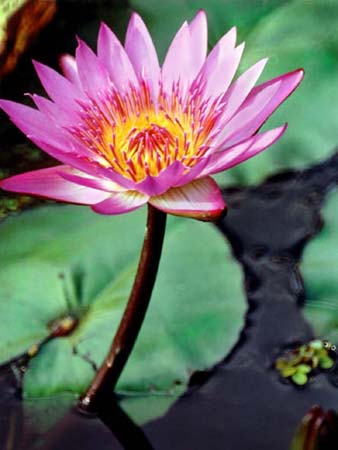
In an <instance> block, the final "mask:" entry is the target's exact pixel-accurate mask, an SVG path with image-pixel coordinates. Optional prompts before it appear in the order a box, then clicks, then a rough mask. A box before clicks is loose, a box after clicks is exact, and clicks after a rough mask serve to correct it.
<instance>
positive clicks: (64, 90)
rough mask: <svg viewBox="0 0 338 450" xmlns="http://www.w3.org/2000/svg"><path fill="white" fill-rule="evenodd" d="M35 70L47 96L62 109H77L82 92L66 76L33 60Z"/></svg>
mask: <svg viewBox="0 0 338 450" xmlns="http://www.w3.org/2000/svg"><path fill="white" fill-rule="evenodd" d="M33 64H34V67H35V70H36V72H37V74H38V76H39V78H40V81H41V83H42V85H43V87H44V88H45V90H46V92H47V94H48V95H49V97H50V98H51V99H52V100H53V101H54V102H55V103H57V104H58V105H60V106H61V107H62V108H64V109H70V110H74V109H75V110H77V109H78V105H77V100H81V99H83V98H84V96H83V93H82V92H81V90H80V89H78V87H77V86H75V85H74V84H73V83H71V82H70V81H69V80H67V78H64V77H63V76H62V75H60V74H59V73H57V72H56V71H55V70H53V69H51V68H50V67H47V66H45V65H44V64H41V63H38V62H36V61H33Z"/></svg>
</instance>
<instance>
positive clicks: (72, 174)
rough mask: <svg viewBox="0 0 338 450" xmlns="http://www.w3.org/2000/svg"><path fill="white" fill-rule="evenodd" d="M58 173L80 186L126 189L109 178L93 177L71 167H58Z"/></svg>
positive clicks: (108, 189) (103, 189)
mask: <svg viewBox="0 0 338 450" xmlns="http://www.w3.org/2000/svg"><path fill="white" fill-rule="evenodd" d="M58 173H59V175H60V176H61V177H62V178H64V179H65V180H68V181H71V182H72V183H76V184H80V185H81V186H86V187H90V188H93V189H99V190H100V191H106V192H123V191H126V190H127V189H126V188H123V187H122V186H120V185H118V184H116V183H114V182H113V181H111V180H108V179H106V178H102V177H101V178H98V177H94V176H91V175H88V174H85V173H83V172H80V171H79V170H76V169H73V168H67V170H63V169H60V170H59V172H58Z"/></svg>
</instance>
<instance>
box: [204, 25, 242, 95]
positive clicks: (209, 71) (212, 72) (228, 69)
mask: <svg viewBox="0 0 338 450" xmlns="http://www.w3.org/2000/svg"><path fill="white" fill-rule="evenodd" d="M235 43H236V28H231V30H230V31H228V33H227V34H225V35H224V36H223V37H222V38H221V39H220V40H219V41H218V43H217V44H216V45H215V47H214V48H213V49H212V50H211V52H210V53H209V55H208V57H207V59H206V61H205V63H204V65H203V67H202V69H201V72H200V75H201V77H202V79H203V80H205V82H206V83H207V88H206V93H205V96H206V97H208V96H210V95H212V96H215V97H217V96H218V95H219V94H221V93H222V92H225V91H226V90H227V88H228V86H229V84H230V83H231V80H232V78H233V76H234V75H235V72H236V70H237V67H238V64H239V61H240V58H241V55H242V52H243V49H244V45H243V44H242V45H241V46H239V47H237V49H235Z"/></svg>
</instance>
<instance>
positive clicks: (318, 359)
mask: <svg viewBox="0 0 338 450" xmlns="http://www.w3.org/2000/svg"><path fill="white" fill-rule="evenodd" d="M336 351H337V346H336V345H335V344H333V343H332V342H330V341H325V340H320V339H315V340H312V341H310V342H308V343H306V344H303V345H300V346H299V347H296V348H294V349H292V350H287V351H286V352H285V353H284V354H283V355H282V356H280V357H279V358H278V359H277V361H276V369H277V370H278V371H279V373H280V375H281V376H282V377H283V378H286V379H290V380H291V381H292V382H293V383H294V384H296V385H298V386H303V385H305V384H306V383H307V382H308V381H309V376H310V375H312V374H313V373H314V372H315V371H317V370H328V369H331V368H332V367H333V366H334V364H335V360H336V358H337V354H336Z"/></svg>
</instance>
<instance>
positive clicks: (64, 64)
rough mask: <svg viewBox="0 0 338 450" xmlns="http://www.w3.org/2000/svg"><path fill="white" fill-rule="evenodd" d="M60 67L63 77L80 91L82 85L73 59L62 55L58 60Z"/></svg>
mask: <svg viewBox="0 0 338 450" xmlns="http://www.w3.org/2000/svg"><path fill="white" fill-rule="evenodd" d="M60 66H61V69H62V72H63V74H64V76H65V77H66V78H67V79H68V80H69V81H70V82H71V83H73V84H75V85H76V86H77V87H78V88H80V89H81V86H82V85H81V80H80V77H79V72H78V70H77V65H76V60H75V58H74V57H73V56H71V55H68V54H65V55H62V56H61V58H60Z"/></svg>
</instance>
